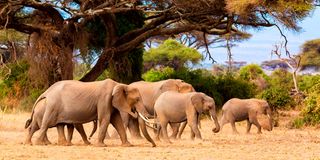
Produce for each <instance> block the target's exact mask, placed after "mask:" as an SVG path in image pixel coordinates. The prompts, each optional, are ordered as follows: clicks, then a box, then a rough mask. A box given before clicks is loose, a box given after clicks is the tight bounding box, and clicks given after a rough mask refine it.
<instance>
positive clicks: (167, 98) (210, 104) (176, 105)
mask: <svg viewBox="0 0 320 160" xmlns="http://www.w3.org/2000/svg"><path fill="white" fill-rule="evenodd" d="M154 109H155V113H156V116H157V120H158V122H159V123H160V126H159V127H158V133H157V138H158V139H159V134H160V128H161V131H162V136H163V138H164V140H165V141H166V142H169V143H170V141H169V138H168V133H167V125H168V123H181V122H183V121H187V124H188V125H189V126H190V128H191V138H192V139H193V138H194V136H196V138H198V139H201V134H200V131H199V128H198V118H199V116H200V114H201V113H203V112H205V111H209V112H210V115H211V117H212V119H213V120H214V122H215V126H216V128H215V129H213V130H212V131H213V132H219V130H220V126H219V123H218V120H217V116H216V110H215V109H216V108H215V103H214V100H213V99H212V98H211V97H209V96H207V95H205V94H204V93H201V92H191V93H179V92H175V91H167V92H164V93H162V94H161V95H160V96H159V98H158V99H157V101H156V102H155V106H154Z"/></svg>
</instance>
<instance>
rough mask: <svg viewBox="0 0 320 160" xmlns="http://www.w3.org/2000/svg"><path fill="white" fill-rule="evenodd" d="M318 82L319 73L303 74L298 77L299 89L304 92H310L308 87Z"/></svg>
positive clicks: (319, 80) (319, 79) (319, 78)
mask: <svg viewBox="0 0 320 160" xmlns="http://www.w3.org/2000/svg"><path fill="white" fill-rule="evenodd" d="M319 83H320V75H314V76H311V75H304V76H301V77H300V78H299V82H298V85H299V88H300V90H301V91H304V92H305V93H310V92H311V91H310V89H311V88H312V87H313V86H314V85H316V84H319Z"/></svg>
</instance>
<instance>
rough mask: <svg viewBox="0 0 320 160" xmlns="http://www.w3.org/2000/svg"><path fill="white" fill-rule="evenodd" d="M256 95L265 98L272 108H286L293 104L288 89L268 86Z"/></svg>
mask: <svg viewBox="0 0 320 160" xmlns="http://www.w3.org/2000/svg"><path fill="white" fill-rule="evenodd" d="M258 97H259V98H262V99H265V100H267V101H268V103H269V105H270V106H271V107H272V108H273V110H277V109H286V108H288V107H290V106H292V105H293V104H294V101H293V99H292V97H291V96H290V94H289V92H288V90H286V89H283V88H278V87H271V88H268V89H266V90H265V91H263V92H262V93H261V94H260V95H258Z"/></svg>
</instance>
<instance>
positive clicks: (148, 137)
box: [138, 117, 156, 147]
mask: <svg viewBox="0 0 320 160" xmlns="http://www.w3.org/2000/svg"><path fill="white" fill-rule="evenodd" d="M138 121H139V126H140V129H141V131H142V134H143V136H144V137H145V138H146V139H147V140H148V141H149V142H150V143H151V144H152V147H155V146H156V144H155V143H154V141H153V139H152V138H151V137H150V135H149V133H148V131H147V128H146V124H145V122H144V120H143V119H142V118H141V117H138Z"/></svg>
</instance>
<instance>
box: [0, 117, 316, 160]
mask: <svg viewBox="0 0 320 160" xmlns="http://www.w3.org/2000/svg"><path fill="white" fill-rule="evenodd" d="M0 114H1V115H0V159H184V160H187V159H259V160H261V159H290V160H292V159H320V152H319V149H320V131H319V130H316V129H314V128H305V129H303V130H298V129H290V130H289V129H287V128H285V127H284V126H285V124H286V123H287V121H288V119H289V118H292V116H290V115H289V116H287V117H281V119H280V120H281V121H280V127H277V128H274V130H273V131H272V132H267V131H263V134H261V135H258V134H256V133H255V132H256V131H257V130H256V128H255V127H254V126H253V127H252V133H251V134H245V133H244V132H245V127H246V124H245V123H240V124H237V128H238V130H239V132H240V134H239V135H233V134H232V132H231V127H230V125H229V124H227V125H226V126H224V128H223V131H222V132H219V133H218V134H213V133H212V132H211V129H212V123H211V122H210V121H209V120H203V122H202V129H201V133H202V137H203V138H204V140H203V141H191V140H189V133H190V130H189V128H186V131H185V133H184V134H183V137H182V139H181V140H173V144H167V143H164V142H156V143H157V147H156V148H152V147H151V145H150V144H149V143H148V142H147V141H146V140H132V139H129V140H130V142H131V143H132V144H134V147H121V146H120V140H119V139H112V140H105V142H106V144H107V145H108V146H107V147H104V148H99V147H94V146H84V145H82V144H83V143H82V141H81V138H80V136H79V134H78V133H75V134H74V139H73V143H74V145H73V146H58V145H56V144H52V145H48V146H29V145H23V144H22V142H23V141H24V138H25V135H26V130H25V129H24V128H23V127H24V123H25V121H26V120H27V119H28V117H29V116H30V113H17V114H4V113H0ZM91 127H92V124H86V125H85V128H86V132H87V133H88V132H90V131H91ZM151 134H152V133H151ZM37 136H38V134H37V133H36V134H35V136H34V138H33V141H35V138H36V137H37ZM48 136H49V139H50V140H51V142H53V143H55V142H56V141H57V132H56V129H50V130H49V133H48ZM95 139H96V135H95V136H94V138H93V139H92V141H93V142H94V141H95Z"/></svg>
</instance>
